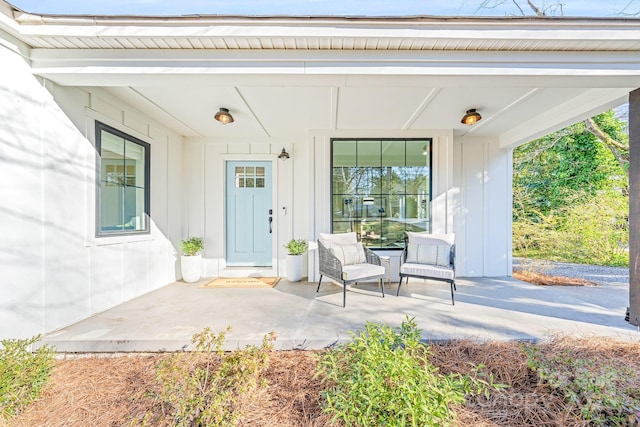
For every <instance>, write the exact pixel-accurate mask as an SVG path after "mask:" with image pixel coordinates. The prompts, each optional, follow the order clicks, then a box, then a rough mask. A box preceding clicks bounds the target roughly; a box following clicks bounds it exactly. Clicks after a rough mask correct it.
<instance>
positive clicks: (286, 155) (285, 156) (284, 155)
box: [278, 148, 289, 161]
mask: <svg viewBox="0 0 640 427" xmlns="http://www.w3.org/2000/svg"><path fill="white" fill-rule="evenodd" d="M278 158H279V159H280V160H283V161H284V160H287V159H288V158H289V153H287V150H285V149H284V148H283V149H282V152H281V153H280V154H278Z"/></svg>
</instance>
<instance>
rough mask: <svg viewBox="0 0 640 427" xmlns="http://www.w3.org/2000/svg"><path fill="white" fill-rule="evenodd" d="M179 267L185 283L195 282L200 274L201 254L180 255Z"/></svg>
mask: <svg viewBox="0 0 640 427" xmlns="http://www.w3.org/2000/svg"><path fill="white" fill-rule="evenodd" d="M180 269H181V271H182V280H184V281H185V282H187V283H192V282H196V281H198V280H199V279H200V277H201V276H202V255H201V254H198V255H192V256H186V255H182V256H181V257H180Z"/></svg>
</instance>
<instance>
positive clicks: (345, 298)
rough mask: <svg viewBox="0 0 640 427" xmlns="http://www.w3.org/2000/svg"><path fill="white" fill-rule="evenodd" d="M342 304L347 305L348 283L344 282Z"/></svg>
mask: <svg viewBox="0 0 640 427" xmlns="http://www.w3.org/2000/svg"><path fill="white" fill-rule="evenodd" d="M342 306H343V307H346V306H347V283H346V282H342Z"/></svg>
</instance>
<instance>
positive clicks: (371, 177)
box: [331, 138, 431, 249]
mask: <svg viewBox="0 0 640 427" xmlns="http://www.w3.org/2000/svg"><path fill="white" fill-rule="evenodd" d="M331 164H332V185H331V202H332V207H331V212H332V215H331V224H332V232H333V233H343V232H350V231H355V232H356V233H357V235H358V238H359V240H360V241H362V242H363V244H365V245H366V246H369V247H371V248H379V249H393V248H402V247H404V236H405V233H406V232H407V231H430V230H431V139H429V138H425V139H334V140H332V141H331Z"/></svg>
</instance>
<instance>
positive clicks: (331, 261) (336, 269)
mask: <svg viewBox="0 0 640 427" xmlns="http://www.w3.org/2000/svg"><path fill="white" fill-rule="evenodd" d="M318 261H319V262H318V264H319V265H318V270H319V272H320V274H322V275H325V276H329V277H331V278H333V279H337V280H342V263H341V262H340V260H339V259H338V258H337V257H336V256H335V255H334V254H333V252H331V251H330V250H329V249H328V248H326V247H325V246H324V245H323V244H322V243H320V241H318Z"/></svg>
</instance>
